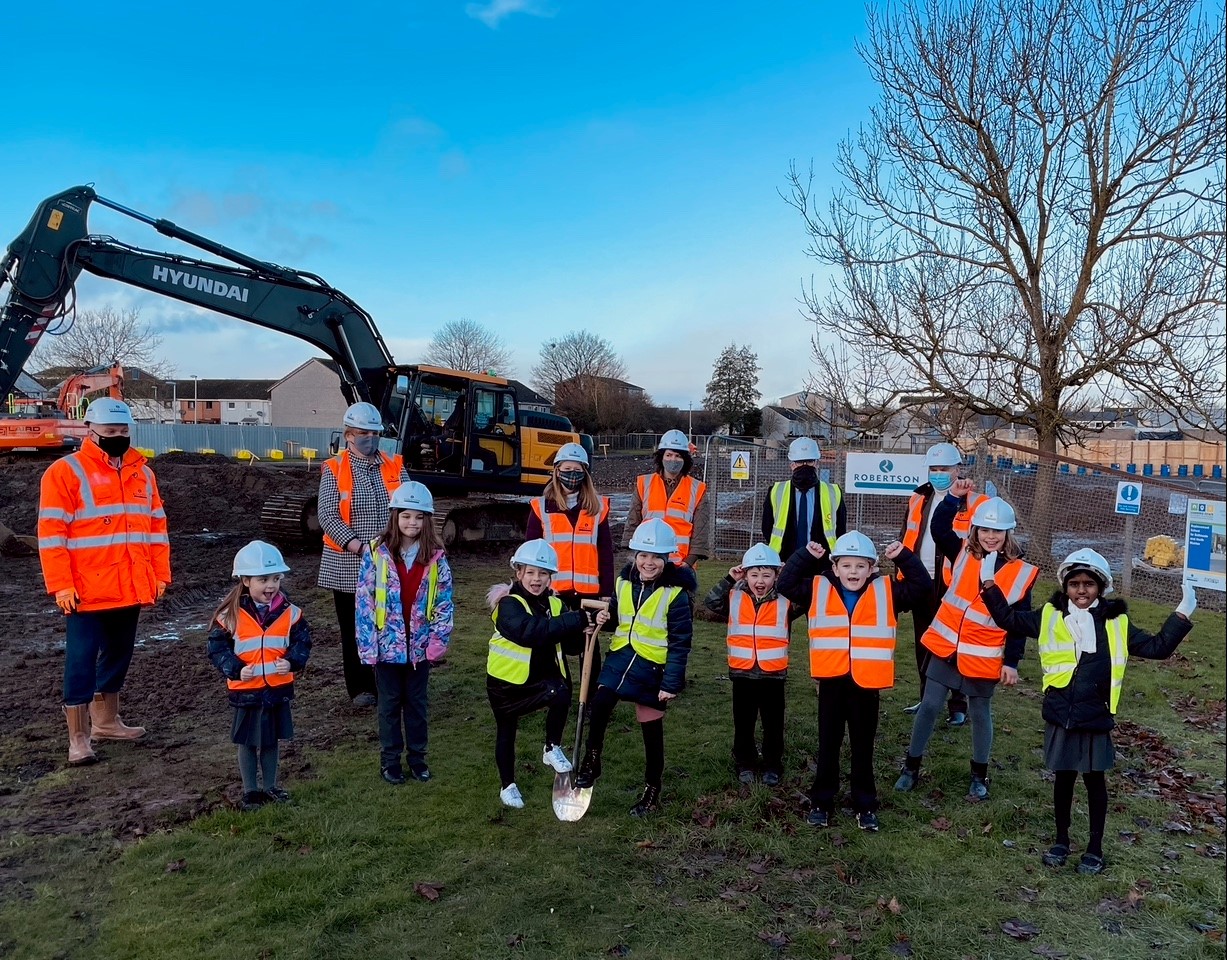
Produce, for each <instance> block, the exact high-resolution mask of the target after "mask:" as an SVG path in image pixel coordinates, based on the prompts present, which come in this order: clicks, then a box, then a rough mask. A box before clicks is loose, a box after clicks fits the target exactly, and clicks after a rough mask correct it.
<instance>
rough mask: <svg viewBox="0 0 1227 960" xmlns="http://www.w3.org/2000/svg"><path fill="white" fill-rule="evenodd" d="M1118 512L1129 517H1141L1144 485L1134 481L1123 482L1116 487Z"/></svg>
mask: <svg viewBox="0 0 1227 960" xmlns="http://www.w3.org/2000/svg"><path fill="white" fill-rule="evenodd" d="M1116 512H1117V513H1123V514H1126V515H1127V516H1134V517H1136V516H1139V515H1140V514H1141V512H1142V485H1141V484H1140V483H1134V482H1133V481H1132V480H1121V481H1120V482H1119V483H1117V485H1116Z"/></svg>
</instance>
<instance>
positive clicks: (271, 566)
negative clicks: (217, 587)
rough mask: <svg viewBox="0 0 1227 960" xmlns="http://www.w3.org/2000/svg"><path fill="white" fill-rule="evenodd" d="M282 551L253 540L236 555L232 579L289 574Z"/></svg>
mask: <svg viewBox="0 0 1227 960" xmlns="http://www.w3.org/2000/svg"><path fill="white" fill-rule="evenodd" d="M289 572H290V568H289V567H287V566H286V564H285V558H284V557H282V556H281V551H280V550H278V549H277V548H276V547H274V546H273V545H272V544H271V543H265V542H264V541H263V540H253V541H251V543H249V544H247V546H245V547H243V549H242V550H240V551H239V552H238V553H236V554H235V555H234V570H233V571H232V572H231V574H230V575H231V576H232V577H267V576H269V575H270V574H274V573H289Z"/></svg>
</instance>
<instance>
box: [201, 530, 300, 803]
mask: <svg viewBox="0 0 1227 960" xmlns="http://www.w3.org/2000/svg"><path fill="white" fill-rule="evenodd" d="M289 572H290V568H289V567H288V566H286V562H285V559H284V558H283V557H282V556H281V551H280V550H278V549H277V548H276V547H274V546H273V545H272V544H271V543H265V542H264V541H263V540H253V541H252V542H251V543H249V544H247V546H245V547H243V549H241V550H240V551H239V552H238V553H237V554H235V557H234V567H233V570H232V576H234V577H236V578H238V582H237V583H236V584H235V585H234V586H233V587H232V588H231V590H230V592H229V593H227V594H226V596H225V598H224V599H223V600H222V602H221V604H220V605H219V606H218V608H217V610H216V611H214V613H213V628H212V630H210V631H209V640H208V653H209V660H210V661H212V663H213V666H215V667H216V668H217V670H218V672H219V673H220V674H221V675H222V676H223V677H225V678H226V686H227V688H228V689H229V691H230V704H231V706H233V707H234V722H233V723H232V724H231V727H230V740H231V742H233V743H234V744H235V745H236V746H237V747H238V754H239V775H240V776H241V777H242V780H243V799H242V802H241V803H240V805H239V806H240V809H242V810H254V809H256V808H257V807H259V806H261V805H263V804H265V803H268V802H269V801H273V802H276V803H285V802H286V801H287V800H289V799H290V795H289V793H287V792H286V791H285V790H283V789H282V788H281V787H280V786H279V785H278V783H277V765H278V761H279V759H280V749H279V747H278V741H279V740H292V739H293V738H294V720H293V717H292V716H291V714H290V701H291V700H293V699H294V676H295V674H297V673H300V672H301V671H302V669H303V667H305V666H306V665H307V658H308V657H309V656H310V655H311V628H310V627H308V626H307V621H306V618H305V617H303V615H302V611H301V610H300V609H299V608H298V607H296V606H295V605H294V604H292V603H290V600H289V597H287V596H286V594H285V592H284V591H283V590H282V588H281V583H282V578H283V577H284V576H285V574H287V573H289ZM261 777H263V788H261Z"/></svg>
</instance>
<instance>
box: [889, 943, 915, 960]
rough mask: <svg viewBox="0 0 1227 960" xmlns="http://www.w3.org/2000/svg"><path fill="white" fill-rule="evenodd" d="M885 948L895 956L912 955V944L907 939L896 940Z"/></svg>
mask: <svg viewBox="0 0 1227 960" xmlns="http://www.w3.org/2000/svg"><path fill="white" fill-rule="evenodd" d="M887 950H888V951H889V952H890V953H892V954H894V955H895V956H896V957H910V956H912V944H911V942H910V941H908V940H896V941H895V942H894V943H892V944H891V945H890V946H889V947H887Z"/></svg>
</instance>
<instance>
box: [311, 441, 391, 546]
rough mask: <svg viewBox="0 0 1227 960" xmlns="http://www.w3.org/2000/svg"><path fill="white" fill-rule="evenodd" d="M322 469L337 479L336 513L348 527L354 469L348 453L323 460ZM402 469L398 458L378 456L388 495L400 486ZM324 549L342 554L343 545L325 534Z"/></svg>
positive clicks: (351, 505) (352, 494)
mask: <svg viewBox="0 0 1227 960" xmlns="http://www.w3.org/2000/svg"><path fill="white" fill-rule="evenodd" d="M324 469H325V470H328V471H330V472H331V473H332V475H333V476H334V477H336V478H337V493H338V494H339V495H340V499H339V502H338V503H337V513H338V514H339V515H340V517H341V522H342V523H343V524H345V526H347V527H348V526H349V517H350V510H351V508H352V507H353V496H354V468H353V467H352V466H351V465H350V462H349V451H348V450H342V451H341V452H340V453H338V454H337V455H336V456H335V457H331V458H330V459H328V460H325V461H324ZM404 469H405V464H404V461H403V460H402V459H401V458H400V457H399V456H396V457H389V456H388V455H387V454H386V453H382V452H381V453H380V454H379V473H380V475H381V476H382V477H383V485H384V486H385V487H387V489H388V493H389V494H390V493H391V492H392V491H393V490H395V489H396V488H397V487H399V486H400V475H401V471H402V470H404ZM324 549H326V550H335V551H336V552H337V553H344V552H345V544H343V543H337V542H336V541H335V540H333V539H332V537H330V536H328V534H326V533H325V534H324Z"/></svg>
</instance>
